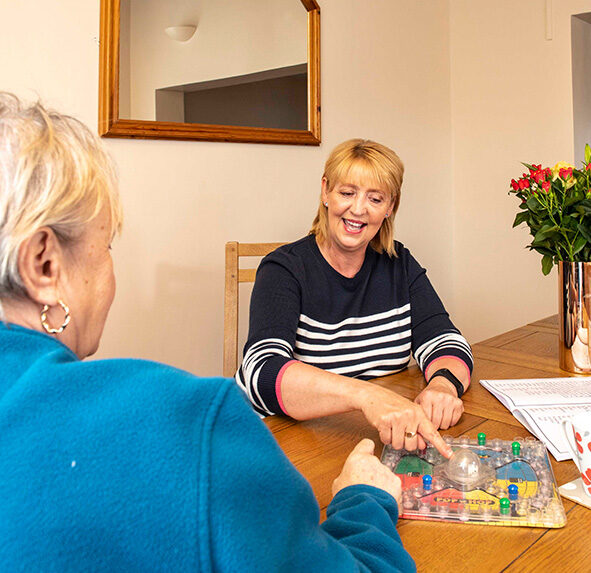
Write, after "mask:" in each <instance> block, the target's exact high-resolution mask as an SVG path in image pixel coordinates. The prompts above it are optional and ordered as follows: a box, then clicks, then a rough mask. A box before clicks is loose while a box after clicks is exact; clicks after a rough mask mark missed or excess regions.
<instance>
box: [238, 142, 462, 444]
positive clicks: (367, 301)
mask: <svg viewBox="0 0 591 573" xmlns="http://www.w3.org/2000/svg"><path fill="white" fill-rule="evenodd" d="M403 171H404V168H403V165H402V162H401V161H400V159H399V158H398V156H397V155H396V153H395V152H394V151H392V150H391V149H389V148H388V147H386V146H384V145H381V144H379V143H376V142H373V141H368V140H361V139H352V140H349V141H345V142H344V143H342V144H341V145H339V146H338V147H337V148H336V149H334V151H333V152H332V153H331V155H330V157H329V158H328V160H327V162H326V167H325V170H324V175H323V177H322V189H321V195H320V204H319V206H318V213H317V215H316V218H315V220H314V222H313V225H312V230H311V231H310V234H309V235H308V236H307V237H305V238H303V239H301V240H299V241H297V242H295V243H292V244H290V245H287V246H284V247H281V248H279V249H278V250H277V251H275V252H274V253H271V254H270V255H269V256H267V257H266V258H265V259H264V260H263V261H262V263H261V265H260V267H259V269H258V271H257V278H256V283H255V286H254V290H253V294H252V299H251V311H250V330H249V336H248V341H247V343H246V346H245V349H244V360H243V362H242V365H241V367H240V369H239V370H238V372H237V375H236V379H237V381H238V383H239V384H240V385H241V387H242V388H243V390H244V391H245V392H246V393H247V395H248V397H249V399H250V400H251V402H252V404H253V406H254V407H255V409H256V410H257V411H258V412H259V414H262V415H267V414H273V413H284V414H287V415H289V416H292V417H293V418H297V419H300V420H304V419H309V418H314V417H318V416H326V415H330V414H335V413H338V412H347V411H350V410H360V411H362V412H363V414H364V415H365V417H366V418H367V420H368V422H369V423H370V424H372V425H373V426H375V427H376V428H377V429H378V431H379V434H380V438H381V440H382V441H383V442H384V443H385V444H392V445H393V446H394V447H396V448H403V447H404V448H407V449H408V450H414V449H416V448H417V447H419V448H422V447H424V446H425V441H429V442H431V443H433V445H435V446H436V447H437V448H438V449H439V450H440V451H441V452H442V453H443V454H444V455H449V450H448V449H447V447H446V445H445V443H444V442H443V440H442V439H441V437H440V436H439V434H438V432H437V431H436V429H437V428H444V429H445V428H448V427H450V426H451V425H453V424H455V423H456V422H457V421H458V420H459V418H460V416H461V415H462V412H463V404H462V400H461V396H462V394H463V393H464V391H465V390H466V389H467V388H468V386H469V384H470V373H471V371H472V364H473V362H472V354H471V350H470V346H469V344H468V343H467V342H466V340H465V339H464V337H463V336H462V335H461V334H460V332H459V331H458V330H457V329H456V328H455V327H454V325H453V324H452V322H451V321H450V319H449V316H448V314H447V312H446V311H445V308H444V307H443V304H442V303H441V301H440V299H439V297H438V296H437V294H436V292H435V291H434V289H433V287H432V286H431V283H430V282H429V280H428V278H427V275H426V273H425V270H424V269H423V268H422V267H421V266H420V265H419V264H418V263H417V261H416V260H415V259H414V258H413V257H412V255H411V254H410V252H409V251H408V249H406V248H405V247H404V246H403V245H402V244H401V243H399V242H397V241H395V240H394V234H393V228H394V217H395V215H396V212H397V210H398V206H399V204H400V190H401V186H402V178H403ZM411 353H413V354H414V356H415V358H416V360H417V362H418V365H419V367H420V368H421V369H422V370H423V372H424V374H425V379H426V380H427V386H426V387H425V389H424V390H423V391H422V392H421V393H420V394H419V395H418V396H417V397H416V399H415V400H414V402H411V401H409V400H407V399H406V398H404V397H402V396H400V395H398V394H396V393H395V392H392V391H390V390H387V389H385V388H383V387H381V386H379V385H377V384H373V383H371V382H369V380H370V379H372V378H375V377H378V376H383V375H387V374H392V373H395V372H399V371H400V370H403V369H404V368H406V367H407V365H408V363H409V360H410V357H411Z"/></svg>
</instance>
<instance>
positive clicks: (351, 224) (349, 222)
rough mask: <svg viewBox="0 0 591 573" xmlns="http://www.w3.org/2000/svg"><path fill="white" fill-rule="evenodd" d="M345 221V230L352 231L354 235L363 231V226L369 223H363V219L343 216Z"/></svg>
mask: <svg viewBox="0 0 591 573" xmlns="http://www.w3.org/2000/svg"><path fill="white" fill-rule="evenodd" d="M343 223H344V224H345V230H346V231H347V232H348V233H352V234H354V235H356V234H358V233H361V231H362V230H363V227H366V226H367V223H363V222H362V221H356V220H354V219H345V218H343Z"/></svg>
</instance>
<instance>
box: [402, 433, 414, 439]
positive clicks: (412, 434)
mask: <svg viewBox="0 0 591 573" xmlns="http://www.w3.org/2000/svg"><path fill="white" fill-rule="evenodd" d="M416 435H417V433H416V432H404V437H405V438H414V437H415V436H416Z"/></svg>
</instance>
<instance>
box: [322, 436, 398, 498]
mask: <svg viewBox="0 0 591 573" xmlns="http://www.w3.org/2000/svg"><path fill="white" fill-rule="evenodd" d="M374 448H375V444H374V443H373V441H372V440H369V439H367V438H365V439H363V440H361V441H360V442H359V443H358V444H357V445H356V446H355V448H354V449H353V451H352V452H351V453H350V454H349V457H348V458H347V460H346V461H345V465H344V466H343V469H342V471H341V473H340V475H339V477H337V479H335V480H334V482H332V495H333V497H334V496H335V495H336V494H337V493H338V492H339V491H341V490H342V489H343V488H345V487H347V486H350V485H358V484H364V485H372V486H374V487H378V488H380V489H383V490H384V491H387V492H388V493H389V494H390V495H392V497H394V499H395V500H396V502H397V503H398V505H400V500H401V496H402V490H401V482H400V478H399V477H398V476H397V475H395V474H394V473H393V472H392V471H391V470H390V468H388V467H386V466H385V465H384V464H382V463H381V462H380V460H378V458H377V457H376V456H374V455H373V452H374Z"/></svg>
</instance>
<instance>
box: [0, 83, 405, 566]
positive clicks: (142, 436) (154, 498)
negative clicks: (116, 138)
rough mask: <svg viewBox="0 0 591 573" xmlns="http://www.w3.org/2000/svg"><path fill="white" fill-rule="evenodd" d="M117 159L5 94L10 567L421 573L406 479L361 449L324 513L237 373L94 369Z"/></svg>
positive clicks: (1, 553) (1, 204)
mask: <svg viewBox="0 0 591 573" xmlns="http://www.w3.org/2000/svg"><path fill="white" fill-rule="evenodd" d="M120 227H121V207H120V201H119V196H118V192H117V184H116V178H115V175H114V172H113V167H112V164H111V161H110V160H109V158H108V157H107V155H106V153H105V151H104V149H103V147H102V144H101V142H100V140H99V139H98V138H97V137H96V136H95V135H93V134H92V133H91V132H90V131H89V130H88V129H87V128H85V127H84V126H83V125H82V124H81V123H80V122H78V121H77V120H75V119H73V118H71V117H67V116H64V115H60V114H59V113H56V112H51V111H47V110H46V109H45V108H43V107H42V106H41V105H40V104H36V105H32V106H29V107H27V106H24V105H23V104H21V103H20V102H19V100H18V99H17V98H16V97H14V96H11V95H8V94H0V302H1V305H2V306H1V312H2V317H1V318H2V320H1V321H0V491H1V492H2V493H1V495H0V564H1V565H0V568H1V569H2V570H3V571H28V572H29V571H105V572H106V571H109V572H112V571H232V572H235V571H305V570H309V571H358V570H361V569H364V570H371V571H392V570H400V571H412V570H414V563H413V561H412V559H411V558H410V556H409V555H408V554H407V553H406V551H405V550H404V548H403V547H402V544H401V541H400V537H399V536H398V534H397V532H396V528H395V524H396V520H397V515H398V514H397V512H398V509H397V508H398V506H397V499H399V498H400V480H398V478H397V477H396V476H394V474H392V472H390V471H389V470H388V469H387V468H386V467H385V466H383V465H382V464H381V463H380V462H379V460H378V459H377V458H376V457H375V456H373V448H374V445H373V443H372V442H371V441H370V440H363V441H362V442H360V443H359V444H358V445H357V446H356V447H355V449H354V450H353V452H352V453H351V455H350V456H349V458H348V459H347V461H346V463H345V466H344V467H343V471H342V473H341V475H340V476H339V477H338V478H337V479H336V480H335V481H334V484H333V493H334V498H333V501H332V502H331V504H330V505H329V507H328V509H327V516H328V517H327V519H326V521H325V522H324V523H323V524H322V525H319V509H318V504H317V503H316V501H315V499H314V496H313V494H312V491H311V489H310V487H309V485H308V483H307V482H306V481H305V480H304V478H303V477H302V476H301V475H300V474H298V472H297V471H296V470H295V468H294V467H293V466H292V465H291V464H290V463H289V461H288V460H287V459H286V458H285V456H284V455H283V454H282V452H281V450H280V449H279V447H278V446H277V444H276V443H275V441H274V440H273V437H272V436H271V434H270V433H269V432H268V430H267V429H266V428H265V427H264V425H263V424H262V423H261V421H260V420H259V419H258V417H257V416H256V415H255V414H254V413H253V412H252V410H251V409H250V408H249V406H248V405H247V403H246V402H245V400H244V398H243V395H242V394H241V393H240V391H239V390H238V389H237V387H236V385H235V383H234V382H233V381H232V380H227V379H223V378H211V379H205V378H196V377H194V376H193V375H191V374H189V373H186V372H182V371H179V370H176V369H174V368H171V367H168V366H165V365H162V364H157V363H155V362H147V361H141V360H95V361H89V362H85V361H83V359H84V358H85V357H87V356H89V355H91V354H92V353H94V352H95V351H96V349H97V347H98V344H99V340H100V337H101V333H102V331H103V326H104V324H105V320H106V317H107V314H108V311H109V307H110V306H111V303H112V301H113V296H114V293H115V280H114V276H113V266H112V262H111V254H110V247H111V241H112V239H113V236H114V235H115V234H116V233H117V232H118V231H119V229H120Z"/></svg>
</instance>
